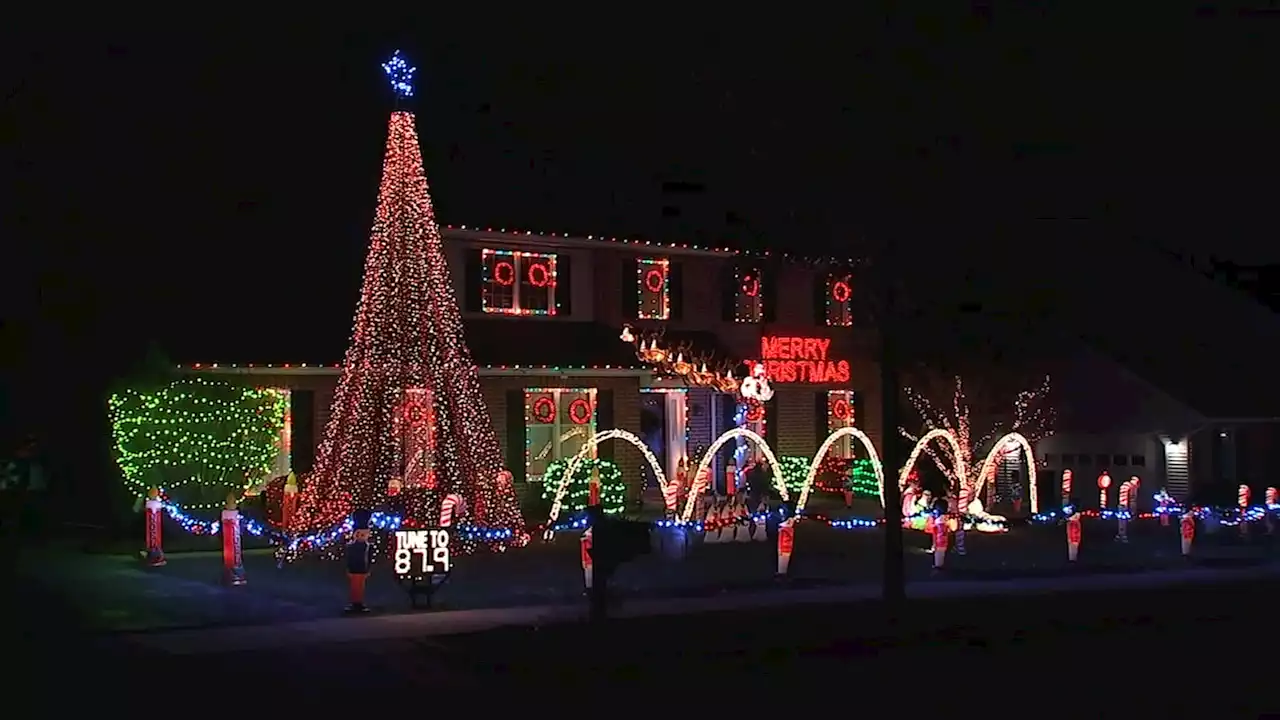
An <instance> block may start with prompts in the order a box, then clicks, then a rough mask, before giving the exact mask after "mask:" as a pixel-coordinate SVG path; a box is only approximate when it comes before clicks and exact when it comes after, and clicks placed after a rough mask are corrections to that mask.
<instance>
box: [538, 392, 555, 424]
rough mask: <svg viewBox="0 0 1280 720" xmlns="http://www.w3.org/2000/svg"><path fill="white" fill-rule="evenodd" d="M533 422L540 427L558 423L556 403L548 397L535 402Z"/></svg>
mask: <svg viewBox="0 0 1280 720" xmlns="http://www.w3.org/2000/svg"><path fill="white" fill-rule="evenodd" d="M533 420H534V422H536V423H538V424H540V425H550V424H551V423H553V422H555V421H556V402H555V400H552V399H551V398H549V397H547V396H545V395H544V396H543V397H540V398H538V399H537V400H534V401H533Z"/></svg>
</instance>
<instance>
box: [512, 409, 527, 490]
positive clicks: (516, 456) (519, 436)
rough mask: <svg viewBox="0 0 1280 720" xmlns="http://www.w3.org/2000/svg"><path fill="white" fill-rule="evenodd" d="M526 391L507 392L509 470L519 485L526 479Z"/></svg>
mask: <svg viewBox="0 0 1280 720" xmlns="http://www.w3.org/2000/svg"><path fill="white" fill-rule="evenodd" d="M524 421H525V417H524V390H508V391H507V469H508V470H510V471H511V477H512V478H513V479H514V480H515V482H516V483H517V484H519V483H523V482H527V479H526V477H525V466H524V461H525V457H524V455H525V442H526V441H525V436H524Z"/></svg>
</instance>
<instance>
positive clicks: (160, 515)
mask: <svg viewBox="0 0 1280 720" xmlns="http://www.w3.org/2000/svg"><path fill="white" fill-rule="evenodd" d="M145 507H146V511H145V512H146V516H147V538H146V539H147V551H146V562H147V565H148V566H150V567H160V566H161V565H164V564H165V562H166V561H165V559H164V544H163V543H162V542H161V539H160V535H161V527H162V525H163V521H164V503H163V502H162V501H161V500H160V490H159V489H158V488H151V489H150V490H148V491H147V502H146V505H145Z"/></svg>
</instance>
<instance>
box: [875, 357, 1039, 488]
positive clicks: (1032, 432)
mask: <svg viewBox="0 0 1280 720" xmlns="http://www.w3.org/2000/svg"><path fill="white" fill-rule="evenodd" d="M1049 389H1050V382H1049V376H1047V375H1046V376H1045V378H1044V381H1043V382H1042V383H1041V384H1040V386H1039V387H1037V388H1035V389H1033V390H1023V391H1022V392H1019V393H1018V394H1017V396H1015V398H1014V402H1013V412H1012V413H1011V417H1010V416H1008V415H1007V416H1006V419H1005V420H1004V421H1002V420H1001V418H1000V414H999V412H998V411H994V408H991V409H992V410H993V412H992V413H991V414H984V415H983V419H982V420H980V421H979V423H978V424H979V425H980V426H981V427H979V428H975V427H974V417H973V413H972V410H971V407H970V402H969V398H968V396H967V395H966V394H965V387H964V380H963V379H962V378H961V377H960V376H959V375H957V376H956V378H955V389H954V391H953V392H952V396H951V407H950V408H949V409H948V408H945V407H944V408H941V409H940V408H939V407H938V406H937V405H934V404H933V403H932V402H931V401H930V400H929V399H928V398H927V397H925V395H924V394H923V393H921V392H920V391H919V390H916V389H915V388H912V387H906V388H904V390H905V392H906V395H907V399H909V400H910V401H911V405H912V407H913V408H914V409H915V412H916V414H917V415H918V416H919V417H920V422H921V423H922V428H923V429H922V430H921V432H920V433H919V434H917V433H913V432H911V431H910V430H908V429H907V428H905V427H899V428H898V432H900V433H901V434H902V436H903V437H905V438H906V439H908V440H910V441H911V442H913V443H915V442H919V440H920V438H921V437H923V436H924V435H925V434H927V433H928V432H930V431H932V430H948V431H950V432H952V433H954V434H955V436H956V441H957V444H958V445H959V446H960V452H961V453H962V455H963V456H962V457H961V459H962V460H963V461H964V467H965V468H967V470H968V474H969V475H970V477H967V478H960V477H959V476H958V475H957V474H956V470H955V468H956V458H955V457H954V454H955V451H954V450H952V448H951V445H950V444H949V443H930V444H929V445H927V446H926V447H925V452H926V453H927V454H928V455H929V457H930V458H932V459H933V462H934V465H936V466H937V467H938V469H939V470H940V471H942V474H943V475H945V476H946V478H947V485H948V487H949V488H950V489H951V491H952V492H956V491H957V490H958V489H959V488H961V487H971V486H972V485H973V483H974V482H975V481H976V480H977V479H978V478H977V475H976V473H978V472H981V467H980V466H979V465H980V464H981V462H982V461H983V460H984V459H985V455H984V454H983V453H985V452H987V451H989V450H990V446H991V443H993V442H995V440H996V439H997V438H999V437H1001V436H1002V435H1005V434H1007V433H1011V432H1016V433H1020V434H1021V435H1022V436H1023V437H1025V438H1026V439H1027V442H1028V443H1030V444H1031V445H1032V446H1034V445H1035V443H1036V442H1037V441H1038V440H1042V439H1044V438H1046V437H1048V436H1049V435H1051V434H1052V433H1053V421H1054V412H1053V408H1052V407H1051V406H1050V405H1049ZM1030 461H1031V462H1034V461H1035V460H1034V458H1032V459H1030ZM962 481H963V484H962Z"/></svg>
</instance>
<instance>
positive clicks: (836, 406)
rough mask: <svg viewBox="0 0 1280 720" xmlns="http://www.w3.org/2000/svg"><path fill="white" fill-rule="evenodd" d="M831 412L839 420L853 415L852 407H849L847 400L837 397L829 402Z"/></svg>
mask: <svg viewBox="0 0 1280 720" xmlns="http://www.w3.org/2000/svg"><path fill="white" fill-rule="evenodd" d="M831 414H832V415H835V416H836V418H837V419H839V420H848V419H849V418H851V417H853V408H851V407H849V401H848V400H845V399H844V398H837V399H836V400H835V401H833V402H832V403H831Z"/></svg>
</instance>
